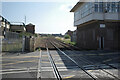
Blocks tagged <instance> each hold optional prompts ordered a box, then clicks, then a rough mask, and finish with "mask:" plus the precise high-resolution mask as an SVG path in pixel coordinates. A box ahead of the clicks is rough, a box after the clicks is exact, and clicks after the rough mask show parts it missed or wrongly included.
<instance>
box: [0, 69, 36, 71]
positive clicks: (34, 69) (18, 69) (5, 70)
mask: <svg viewBox="0 0 120 80" xmlns="http://www.w3.org/2000/svg"><path fill="white" fill-rule="evenodd" d="M27 69H28V68H21V69H5V70H0V71H17V70H18V71H19V70H27ZM31 69H32V70H37V69H36V68H30V70H31Z"/></svg>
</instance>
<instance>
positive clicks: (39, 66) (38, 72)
mask: <svg viewBox="0 0 120 80" xmlns="http://www.w3.org/2000/svg"><path fill="white" fill-rule="evenodd" d="M41 57H42V50H40V52H39V60H38V70H37V79H38V78H40V77H41Z"/></svg>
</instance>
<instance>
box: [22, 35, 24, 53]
mask: <svg viewBox="0 0 120 80" xmlns="http://www.w3.org/2000/svg"><path fill="white" fill-rule="evenodd" d="M24 50H25V36H23V37H22V52H24Z"/></svg>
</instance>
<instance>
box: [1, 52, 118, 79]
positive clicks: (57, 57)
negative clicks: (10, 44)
mask: <svg viewBox="0 0 120 80" xmlns="http://www.w3.org/2000/svg"><path fill="white" fill-rule="evenodd" d="M63 52H64V53H66V55H68V56H70V58H72V59H73V60H74V61H76V63H77V64H78V65H79V66H82V67H83V68H84V69H86V71H87V72H88V73H90V74H91V75H93V76H94V77H95V78H101V79H104V78H106V79H108V80H110V79H114V77H113V76H112V75H114V76H115V77H118V78H120V76H119V75H118V73H119V69H120V58H119V56H120V53H119V52H107V51H105V52H102V51H70V50H65V51H63ZM50 54H51V56H52V58H53V60H54V62H55V64H56V66H57V69H58V71H59V73H60V75H61V77H62V79H63V80H64V79H65V80H70V79H78V80H80V79H81V80H84V79H88V80H90V79H92V78H91V77H90V76H89V75H88V74H86V73H85V72H84V71H83V70H82V69H81V68H80V67H78V65H76V64H75V63H74V62H73V61H72V60H70V58H68V57H66V56H65V55H64V54H63V53H61V52H60V51H56V50H50ZM0 62H2V69H1V70H0V74H1V75H2V78H3V80H5V79H6V80H9V79H11V80H13V79H16V78H17V79H22V80H26V79H28V80H30V79H32V80H33V79H34V80H39V79H41V80H45V79H46V80H47V79H48V80H49V79H51V80H56V75H55V73H54V69H53V67H52V65H51V62H50V59H49V56H48V53H47V51H41V52H40V51H35V52H30V53H24V54H21V53H13V54H12V53H7V54H4V55H2V60H0ZM103 63H107V64H109V65H111V66H112V67H115V68H116V69H115V68H112V67H110V66H108V65H106V64H103ZM98 64H100V66H99V67H100V68H103V69H104V70H105V71H107V72H109V73H111V74H112V75H110V74H107V73H106V72H104V71H102V70H101V69H100V68H94V67H93V66H94V65H98ZM1 71H2V72H1Z"/></svg>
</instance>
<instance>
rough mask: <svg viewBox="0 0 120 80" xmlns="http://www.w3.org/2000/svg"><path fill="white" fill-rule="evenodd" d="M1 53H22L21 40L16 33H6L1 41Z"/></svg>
mask: <svg viewBox="0 0 120 80" xmlns="http://www.w3.org/2000/svg"><path fill="white" fill-rule="evenodd" d="M2 51H3V52H4V51H7V52H16V51H23V38H22V37H20V35H19V34H18V33H15V32H6V35H5V38H3V39H2Z"/></svg>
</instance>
